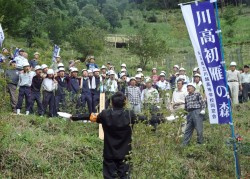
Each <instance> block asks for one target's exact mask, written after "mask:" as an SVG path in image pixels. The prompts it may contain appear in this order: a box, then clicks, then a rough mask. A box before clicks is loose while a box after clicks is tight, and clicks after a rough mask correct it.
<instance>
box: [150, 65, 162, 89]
mask: <svg viewBox="0 0 250 179" xmlns="http://www.w3.org/2000/svg"><path fill="white" fill-rule="evenodd" d="M159 78H160V77H159V76H158V75H157V69H156V68H152V75H151V79H152V81H153V85H154V86H155V85H156V83H157V82H158V81H159Z"/></svg>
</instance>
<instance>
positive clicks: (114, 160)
mask: <svg viewBox="0 0 250 179" xmlns="http://www.w3.org/2000/svg"><path fill="white" fill-rule="evenodd" d="M111 102H112V108H111V109H107V110H103V111H102V112H101V113H100V114H99V115H98V116H97V123H101V124H102V127H103V130H104V150H103V158H104V160H103V177H104V178H105V179H111V178H128V177H129V175H128V172H129V165H128V164H127V163H126V162H125V159H126V156H127V155H128V154H129V151H131V142H132V125H133V124H134V123H135V120H136V117H135V114H134V112H133V111H130V110H126V109H124V106H125V104H126V96H125V95H124V94H123V93H121V92H117V93H115V94H114V95H113V96H112V97H111Z"/></svg>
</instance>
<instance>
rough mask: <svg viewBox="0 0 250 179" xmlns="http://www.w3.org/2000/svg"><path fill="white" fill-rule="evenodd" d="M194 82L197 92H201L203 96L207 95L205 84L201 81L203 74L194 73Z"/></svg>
mask: <svg viewBox="0 0 250 179" xmlns="http://www.w3.org/2000/svg"><path fill="white" fill-rule="evenodd" d="M193 80H194V81H193V84H194V86H195V92H198V93H200V94H201V95H202V96H203V97H205V91H204V87H203V84H202V82H201V75H200V74H199V73H196V74H194V76H193Z"/></svg>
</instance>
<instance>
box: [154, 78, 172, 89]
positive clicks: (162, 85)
mask: <svg viewBox="0 0 250 179" xmlns="http://www.w3.org/2000/svg"><path fill="white" fill-rule="evenodd" d="M156 85H157V86H158V87H159V89H161V90H170V84H169V82H167V81H166V80H164V81H158V82H157V83H156Z"/></svg>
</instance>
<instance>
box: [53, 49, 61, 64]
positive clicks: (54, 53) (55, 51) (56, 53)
mask: <svg viewBox="0 0 250 179" xmlns="http://www.w3.org/2000/svg"><path fill="white" fill-rule="evenodd" d="M60 50H61V49H60V47H59V46H57V45H55V46H54V50H53V56H52V63H53V62H55V61H56V57H57V56H58V55H59V53H60Z"/></svg>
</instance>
